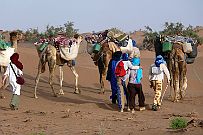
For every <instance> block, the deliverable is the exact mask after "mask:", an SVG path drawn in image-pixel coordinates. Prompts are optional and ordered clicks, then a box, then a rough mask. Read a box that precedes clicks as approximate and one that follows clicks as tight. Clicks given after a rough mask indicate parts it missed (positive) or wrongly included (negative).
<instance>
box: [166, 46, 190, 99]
mask: <svg viewBox="0 0 203 135" xmlns="http://www.w3.org/2000/svg"><path fill="white" fill-rule="evenodd" d="M167 55H168V60H167V65H168V69H169V72H170V75H171V83H170V85H171V88H173V91H174V96H172V93H171V97H173V99H172V101H173V102H178V101H179V100H181V99H183V98H184V97H185V94H186V88H187V77H186V72H187V66H186V65H187V64H186V61H185V54H184V51H183V47H182V43H180V42H174V43H173V48H172V51H171V52H170V53H168V54H167Z"/></svg>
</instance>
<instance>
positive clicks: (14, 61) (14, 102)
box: [2, 53, 23, 110]
mask: <svg viewBox="0 0 203 135" xmlns="http://www.w3.org/2000/svg"><path fill="white" fill-rule="evenodd" d="M18 59H19V54H18V53H14V54H13V55H12V56H11V57H10V60H11V62H10V64H9V65H8V67H7V69H6V72H5V73H4V76H3V79H2V84H4V83H5V80H6V78H7V77H9V83H10V86H11V89H12V92H13V96H12V99H11V103H10V107H11V109H12V110H18V106H19V95H20V89H21V86H20V85H19V84H17V83H16V76H15V73H16V75H18V76H21V75H22V74H23V72H22V69H23V64H22V63H21V62H20V61H18ZM14 72H15V73H14Z"/></svg>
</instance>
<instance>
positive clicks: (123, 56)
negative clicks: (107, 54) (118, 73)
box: [122, 53, 128, 61]
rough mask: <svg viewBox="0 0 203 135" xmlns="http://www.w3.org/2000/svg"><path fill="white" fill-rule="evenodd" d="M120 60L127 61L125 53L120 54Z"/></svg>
mask: <svg viewBox="0 0 203 135" xmlns="http://www.w3.org/2000/svg"><path fill="white" fill-rule="evenodd" d="M122 60H123V61H128V54H127V53H123V54H122Z"/></svg>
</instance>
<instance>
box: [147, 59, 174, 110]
mask: <svg viewBox="0 0 203 135" xmlns="http://www.w3.org/2000/svg"><path fill="white" fill-rule="evenodd" d="M164 74H165V75H166V77H167V83H169V82H170V73H169V70H168V68H167V66H166V62H165V60H164V58H163V57H162V56H161V55H158V56H157V57H156V59H155V62H154V64H152V65H151V66H150V69H149V81H150V87H151V88H153V89H154V92H155V96H154V102H153V105H152V110H153V111H157V110H158V108H160V106H161V100H160V98H161V92H162V87H163V80H164Z"/></svg>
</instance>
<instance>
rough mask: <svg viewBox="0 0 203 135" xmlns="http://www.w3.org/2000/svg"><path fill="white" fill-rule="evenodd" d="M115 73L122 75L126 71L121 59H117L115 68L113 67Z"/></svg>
mask: <svg viewBox="0 0 203 135" xmlns="http://www.w3.org/2000/svg"><path fill="white" fill-rule="evenodd" d="M115 75H116V76H118V77H123V76H125V75H126V71H125V69H124V63H123V61H119V62H118V63H117V65H116V69H115Z"/></svg>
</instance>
